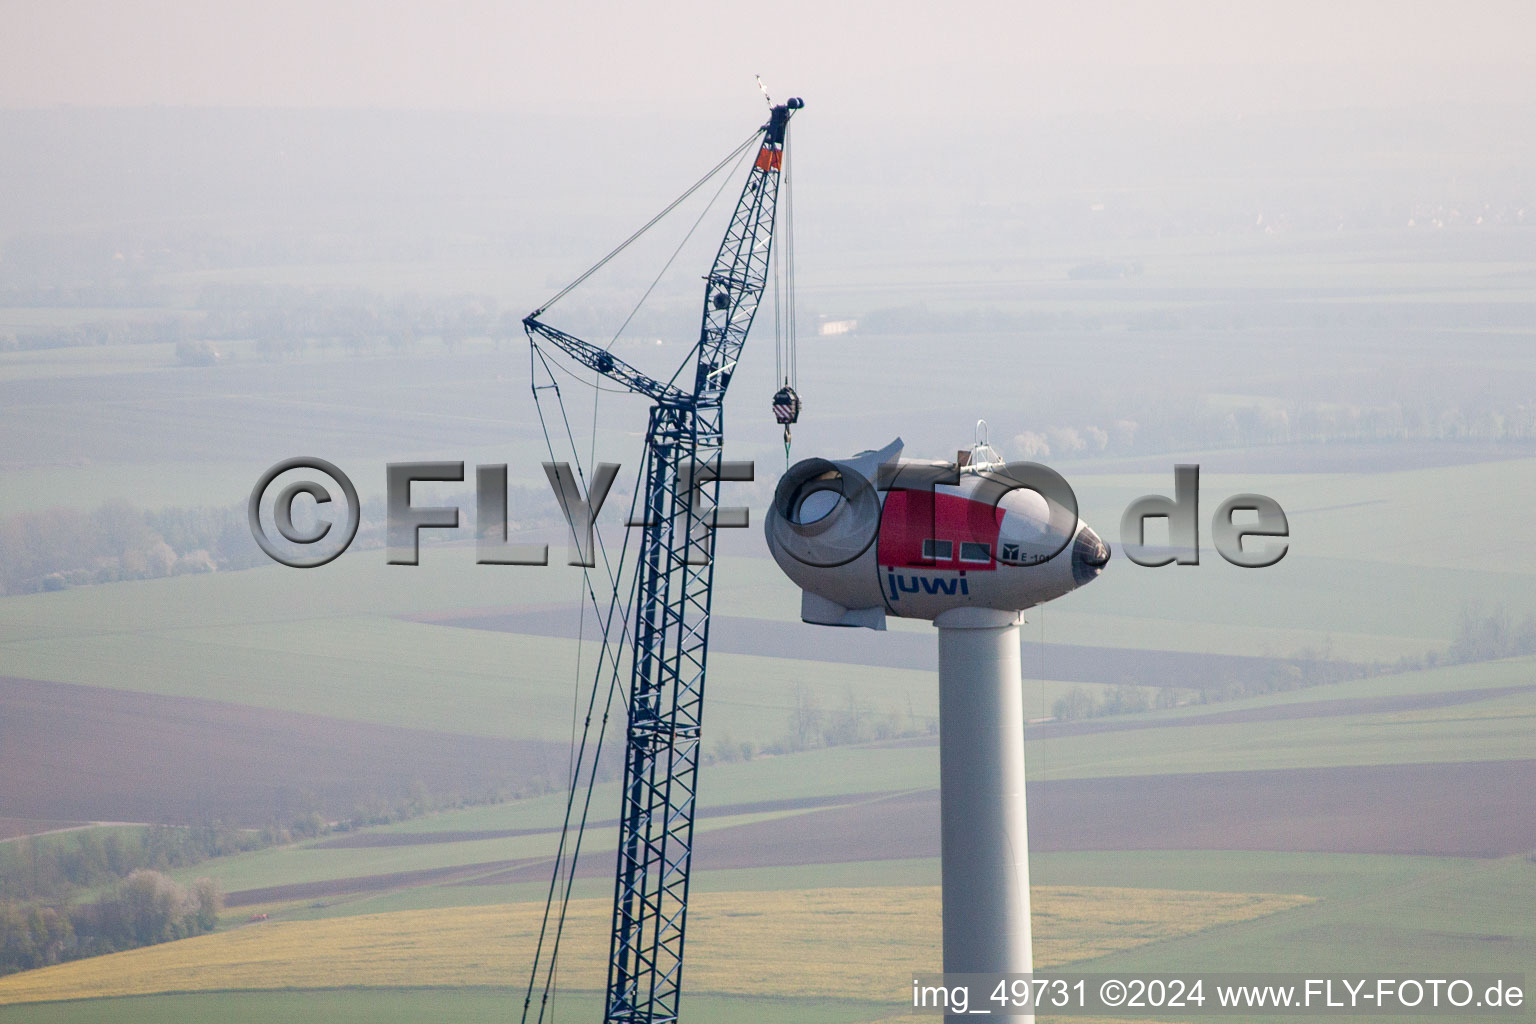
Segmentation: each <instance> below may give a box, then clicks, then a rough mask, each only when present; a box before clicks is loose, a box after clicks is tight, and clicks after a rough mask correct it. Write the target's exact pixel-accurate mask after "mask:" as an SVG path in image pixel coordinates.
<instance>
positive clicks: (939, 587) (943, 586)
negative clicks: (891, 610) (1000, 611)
mask: <svg viewBox="0 0 1536 1024" xmlns="http://www.w3.org/2000/svg"><path fill="white" fill-rule="evenodd" d="M1008 547H1013V548H1014V549H1015V552H1017V547H1016V545H1012V544H1010V545H1008ZM1004 550H1005V551H1006V548H1005V549H1004ZM1005 557H1006V555H1005ZM885 585H886V588H887V590H888V591H889V592H890V597H891V600H892V601H900V600H901V595H902V594H928V595H930V596H935V595H938V594H943V595H945V596H947V597H954V596H955V595H956V594H969V593H970V592H971V586H970V584H969V583H968V582H966V579H965V577H964V576H960V577H951V578H950V579H942V578H939V577H935V576H919V575H916V574H913V575H911V576H909V575H907V574H906V573H899V572H895V571H894V570H890V569H887V570H886V572H885Z"/></svg>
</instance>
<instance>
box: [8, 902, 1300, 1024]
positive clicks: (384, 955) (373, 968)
mask: <svg viewBox="0 0 1536 1024" xmlns="http://www.w3.org/2000/svg"><path fill="white" fill-rule="evenodd" d="M1033 896H1034V931H1035V949H1036V956H1035V961H1036V965H1037V966H1040V967H1053V966H1059V965H1061V964H1064V963H1069V962H1072V961H1076V960H1082V959H1085V958H1088V957H1094V956H1099V955H1102V954H1104V953H1109V952H1112V951H1114V950H1119V949H1126V948H1129V947H1131V946H1139V945H1142V944H1143V943H1147V942H1153V941H1156V940H1158V939H1167V938H1173V937H1176V936H1181V935H1187V934H1189V933H1191V932H1196V931H1200V930H1201V929H1204V928H1208V927H1211V926H1212V925H1217V924H1224V923H1228V922H1232V921H1244V920H1248V919H1250V918H1254V917H1260V916H1263V915H1265V914H1271V913H1274V912H1276V911H1279V910H1284V909H1287V908H1290V907H1294V906H1297V905H1299V904H1302V903H1306V902H1309V899H1308V897H1305V896H1275V895H1255V894H1243V893H1206V892H1175V891H1171V890H1162V889H1110V888H1075V887H1042V888H1036V889H1034V890H1033ZM610 910H611V907H610V904H609V902H608V901H607V900H601V899H589V900H579V901H573V902H572V904H571V909H570V912H569V914H568V916H567V919H566V926H565V936H564V939H563V941H562V946H561V950H562V953H561V958H560V965H561V966H560V986H561V988H562V989H567V990H577V989H601V988H602V987H603V984H604V978H605V971H606V957H607V952H608V939H607V930H608V921H609V913H610ZM541 911H542V906H541V905H535V904H530V903H517V904H503V905H499V906H481V907H449V908H443V909H433V910H408V911H397V912H393V913H387V914H369V915H360V916H356V917H340V918H331V919H327V920H320V921H293V922H281V921H270V922H262V923H259V924H252V925H246V926H244V927H240V928H236V929H234V930H232V931H227V932H220V933H217V934H213V935H203V936H199V937H197V938H193V939H183V940H181V941H179V942H171V943H166V944H164V945H160V946H150V947H146V948H144V949H135V950H129V951H128V952H125V953H114V954H112V955H111V956H103V957H95V958H93V959H89V960H79V961H76V962H74V963H67V964H60V965H59V966H57V967H48V968H44V969H42V970H38V971H28V972H24V973H22V974H16V975H12V976H10V977H7V978H0V1004H3V1003H22V1002H37V1001H43V1000H55V999H85V998H94V997H101V996H121V995H143V994H150V993H158V992H197V991H213V990H227V989H306V988H380V987H389V988H400V987H408V988H417V987H432V986H453V987H464V986H496V987H503V986H516V985H520V984H523V983H524V981H525V979H526V977H527V973H526V972H527V970H528V967H529V965H530V964H531V961H532V953H533V945H534V940H535V937H536V935H537V929H538V925H539V917H540V913H541ZM938 966H939V889H938V887H937V886H932V887H920V888H847V889H803V890H790V891H778V892H755V891H754V892H725V893H701V894H698V895H696V896H695V898H694V900H693V903H692V905H691V907H690V910H689V922H688V982H687V984H688V988H689V991H692V992H699V993H706V992H709V993H719V994H728V995H780V996H806V997H815V996H822V997H835V998H861V999H870V1000H877V1001H884V1000H893V1001H899V1000H901V999H902V998H903V994H904V986H906V985H907V984H909V983H910V974H911V972H914V971H918V972H926V971H933V970H937V969H938Z"/></svg>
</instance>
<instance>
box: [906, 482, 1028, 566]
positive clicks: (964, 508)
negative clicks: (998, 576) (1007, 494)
mask: <svg viewBox="0 0 1536 1024" xmlns="http://www.w3.org/2000/svg"><path fill="white" fill-rule="evenodd" d="M1002 523H1003V510H1002V509H1001V508H999V507H997V506H994V505H989V504H987V503H986V502H984V501H972V500H971V499H970V498H963V497H961V496H960V495H958V494H935V493H933V492H932V491H891V492H890V493H889V494H887V495H886V496H885V508H884V509H883V510H882V511H881V513H880V544H879V547H878V549H877V554H876V559H877V560H878V561H879V563H880V564H881V565H895V566H906V567H909V568H919V567H920V568H926V569H965V570H968V571H972V572H985V571H987V570H990V569H996V568H997V561H996V559H997V535H998V532H999V531H1000V530H1001V528H1002ZM925 540H935V541H940V542H944V541H948V542H949V544H950V549H949V557H948V558H943V559H940V558H929V559H925V558H924V557H923V541H925ZM962 544H985V545H986V546H987V557H986V560H985V561H967V560H965V559H963V558H961V545H962Z"/></svg>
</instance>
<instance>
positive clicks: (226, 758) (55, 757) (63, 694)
mask: <svg viewBox="0 0 1536 1024" xmlns="http://www.w3.org/2000/svg"><path fill="white" fill-rule="evenodd" d="M565 764H566V751H565V748H564V746H563V745H559V744H554V743H542V742H533V741H513V740H496V739H486V738H480V737H473V736H459V735H454V734H449V733H440V732H431V731H428V730H424V729H404V728H398V727H393V726H384V725H369V724H365V723H360V722H349V721H344V720H341V719H333V718H324V717H321V716H318V715H303V714H296V713H293V712H287V711H274V710H268V709H263V708H252V707H245V706H242V705H237V704H225V703H221V702H219V701H210V700H200V699H196V698H190V697H163V696H157V695H154V694H144V693H130V692H128V691H125V690H108V689H103V688H100V687H91V686H75V685H72V684H68V683H49V682H39V681H37V680H32V679H16V678H13V677H9V676H0V808H4V810H5V813H6V814H7V815H10V816H11V817H10V818H7V819H3V820H0V827H3V825H4V822H5V821H15V820H16V819H39V818H40V819H51V820H50V821H49V822H47V823H46V824H47V826H48V827H49V828H58V827H61V826H63V825H67V824H69V823H70V822H71V821H100V820H111V821H144V822H167V823H172V824H199V823H203V822H210V821H221V822H225V823H229V824H234V825H252V826H260V825H265V824H267V823H269V822H273V821H277V822H286V821H290V820H292V819H293V818H295V817H297V816H298V815H300V814H303V813H306V812H307V811H309V810H311V809H315V810H320V811H322V812H324V813H330V814H335V815H343V814H347V813H350V812H351V811H352V809H353V808H355V807H356V806H357V805H358V804H359V803H361V802H364V801H367V800H371V799H375V798H381V799H385V800H393V799H398V798H401V797H404V796H406V795H407V794H408V793H409V792H410V788H411V786H412V784H413V783H416V782H420V783H422V784H424V785H425V786H426V787H427V790H428V791H429V792H430V793H432V794H434V795H438V796H445V795H449V794H456V795H460V796H465V797H478V796H480V795H482V794H486V793H490V792H494V791H495V790H497V789H498V788H500V787H502V786H516V785H517V784H518V783H519V782H520V781H526V780H527V779H529V778H530V777H535V776H545V777H548V778H551V779H556V780H558V779H559V778H561V777H562V775H563V773H564V769H565ZM58 819H67V820H64V821H59V820H58ZM18 827H19V826H18ZM43 830H44V829H39V828H35V827H27V828H26V831H27V832H36V831H43ZM0 834H3V833H0ZM22 834H25V833H22Z"/></svg>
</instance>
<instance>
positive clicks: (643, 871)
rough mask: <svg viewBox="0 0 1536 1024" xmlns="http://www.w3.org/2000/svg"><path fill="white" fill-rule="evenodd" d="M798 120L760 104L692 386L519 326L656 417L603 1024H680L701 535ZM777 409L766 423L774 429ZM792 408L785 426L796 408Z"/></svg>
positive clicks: (699, 716)
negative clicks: (640, 398)
mask: <svg viewBox="0 0 1536 1024" xmlns="http://www.w3.org/2000/svg"><path fill="white" fill-rule="evenodd" d="M801 106H802V103H801V101H800V100H798V99H791V100H789V101H788V102H787V103H783V104H779V105H776V106H775V105H772V103H771V101H770V115H769V120H768V123H767V124H765V125H763V126H762V128H761V129H760V131H759V135H760V140H758V150H757V155H756V158H755V159H754V161H753V164H752V168H751V170H750V171H749V172H748V175H747V180H746V184H745V185H744V186H743V187H742V190H741V197H740V199H739V200H738V201H737V203H736V209H735V212H734V213H733V215H732V217H731V221H730V225H729V227H728V228H727V229H726V232H725V238H724V239H723V240H722V241H721V243H720V249H719V251H718V253H717V254H716V256H715V261H714V265H713V266H712V267H711V268H710V271H709V274H708V276H707V277H706V278H705V287H704V312H703V317H702V321H701V324H700V328H699V340H698V345H697V347H696V349H695V353H694V366H693V369H694V373H693V379H692V381H691V382H687V381H686V378H685V377H684V378H683V380H684V381H685V383H683V384H679V383H677V380H678V377H682V374H681V373H680V374H679V375H678V377H674V379H673V382H663V381H660V380H657V379H655V378H653V377H650V376H648V375H646V374H644V373H642V372H640V371H639V370H637V369H636V368H634V367H633V366H630V365H629V364H628V363H626V362H624V361H623V360H622V359H620V358H618V357H617V356H615V355H613V353H611V352H609V351H608V350H607V349H605V348H602V347H600V346H597V345H593V344H591V343H590V342H586V341H583V340H581V339H580V338H576V337H574V336H572V335H570V334H567V333H565V332H564V331H560V330H558V329H556V328H554V327H551V326H549V325H548V324H545V323H543V322H542V320H541V319H540V317H541V316H542V315H543V314H544V309H540V310H538V311H536V312H534V313H533V314H531V315H530V316H528V317H527V318H526V319H525V320H523V328H524V330H525V331H526V332H527V333H528V336H529V338H530V340H536V339H544V340H545V341H547V342H548V343H550V344H551V345H553V346H555V347H557V348H559V349H561V350H562V351H564V352H565V353H567V354H568V355H569V356H571V358H573V359H575V360H576V361H577V362H578V363H581V364H582V365H584V366H586V367H588V368H589V369H592V370H595V371H597V372H598V373H600V374H602V375H603V376H605V377H607V378H609V379H610V380H613V381H615V382H617V383H619V384H621V385H623V387H625V388H626V389H627V390H629V391H632V392H635V393H637V394H641V395H644V396H646V397H647V398H649V399H650V400H651V402H652V403H653V404H652V406H651V411H650V420H649V426H648V428H647V430H646V436H645V450H646V464H645V468H644V483H643V491H642V494H641V495H640V496H639V499H640V500H639V511H640V514H641V516H642V517H643V518H642V519H641V520H640V521H642V522H643V523H644V525H643V527H641V528H640V529H641V530H642V535H641V540H640V544H639V549H638V552H637V561H636V569H635V571H636V581H635V588H636V589H635V603H634V608H633V620H632V622H633V632H632V634H631V636H632V664H631V673H630V683H629V702H628V708H629V715H628V725H627V733H626V741H625V763H624V782H623V806H622V809H621V813H620V815H619V854H618V872H617V879H616V883H615V888H614V910H613V936H612V940H611V945H610V949H609V963H608V982H607V994H606V998H605V1007H604V1017H603V1019H604V1021H605V1022H612V1024H618V1022H624V1024H631V1022H633V1024H642V1022H643V1024H655V1022H668V1021H674V1020H676V1019H677V1014H678V997H679V995H680V992H681V984H682V967H683V942H684V938H685V926H686V922H687V914H688V881H689V868H690V865H691V861H692V854H693V821H694V809H695V796H696V794H697V790H698V787H697V783H698V770H699V752H700V729H701V726H702V724H703V706H704V680H705V666H706V661H707V655H708V652H709V616H710V599H711V590H712V586H713V582H714V559H713V557H712V556H713V553H714V529H713V525H714V523H715V515H716V511H717V509H718V499H719V480H720V476H721V472H722V461H721V460H722V454H723V448H724V443H725V424H724V418H723V416H724V410H723V403H724V399H725V392H726V389H727V388H728V387H729V386H730V382H731V377H732V375H733V373H734V372H735V370H736V366H737V362H738V360H739V359H740V358H741V352H742V347H743V345H744V344H745V343H746V340H747V332H748V331H749V330H750V329H751V327H752V321H753V318H754V316H755V315H756V313H757V308H758V304H759V303H760V301H761V300H762V298H763V292H764V290H765V288H766V286H767V284H768V282H769V275H770V270H771V262H770V259H771V253H772V247H773V238H774V218H775V213H776V210H777V207H778V199H779V185H780V179H781V177H782V176H783V171H784V163H785V144H786V137H787V131H788V127H789V120H790V117H791V115H792V114H793V113H794V112H795V111H796V110H799V109H800V108H801ZM750 142H751V140H749V143H748V144H749V145H750ZM546 308H547V304H546ZM685 368H686V367H685ZM785 386H786V388H788V386H789V381H787V380H786V382H785ZM791 394H792V392H791ZM779 398H780V396H775V400H774V405H775V414H776V416H777V417H778V418H779V420H780V422H785V420H784V417H783V414H782V413H780V412H779V406H780V405H781V404H783V403H781V402H780V400H779ZM793 405H794V414H795V415H796V416H798V413H799V399H798V397H797V396H796V397H795V398H794V403H793ZM790 422H793V419H792V418H791V419H790ZM787 437H788V424H787V423H786V440H787Z"/></svg>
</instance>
